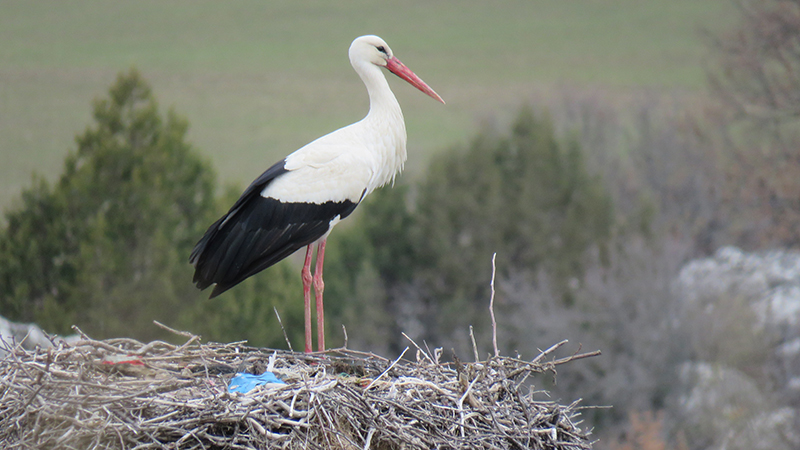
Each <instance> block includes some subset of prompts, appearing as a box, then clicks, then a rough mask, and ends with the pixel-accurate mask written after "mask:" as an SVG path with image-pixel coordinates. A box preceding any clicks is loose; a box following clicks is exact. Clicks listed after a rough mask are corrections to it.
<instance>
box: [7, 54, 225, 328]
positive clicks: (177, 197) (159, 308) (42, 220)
mask: <svg viewBox="0 0 800 450" xmlns="http://www.w3.org/2000/svg"><path fill="white" fill-rule="evenodd" d="M94 121H95V123H94V125H93V126H90V127H88V128H87V129H86V131H85V132H84V133H83V134H81V135H80V136H78V137H77V139H76V141H77V149H76V150H75V151H72V152H70V153H69V155H68V156H67V158H66V160H65V163H64V169H63V173H62V175H61V177H60V179H59V180H58V181H57V182H56V183H55V184H54V185H53V186H50V184H49V183H47V182H46V181H45V180H44V179H42V178H40V177H37V178H35V179H34V184H33V186H32V187H31V188H28V189H26V190H25V191H24V192H23V194H22V199H21V200H22V201H21V202H19V203H17V204H16V205H15V207H13V208H12V209H11V210H9V211H8V212H7V213H6V221H7V224H8V226H7V228H6V229H4V230H2V231H0V308H1V309H2V313H3V314H5V315H7V316H9V317H10V318H12V319H14V320H23V321H35V322H37V323H38V324H40V325H41V326H43V327H44V328H45V329H46V330H50V331H52V332H58V333H65V332H70V331H69V327H70V325H72V324H73V323H75V324H79V325H80V326H81V327H82V328H83V329H84V330H85V331H87V332H91V333H93V334H95V335H97V336H112V335H114V336H120V335H135V336H137V337H142V338H146V337H149V335H151V334H153V333H156V332H157V329H156V328H155V327H153V325H152V323H151V321H152V320H153V319H159V320H163V321H165V322H167V323H173V322H174V321H175V320H177V317H178V315H179V313H180V311H181V310H182V309H183V308H184V307H185V306H186V305H189V304H191V303H192V302H194V301H195V300H197V299H198V298H199V294H198V292H197V291H196V290H195V289H194V287H193V286H192V284H191V279H192V275H191V267H190V266H189V265H188V264H187V263H186V258H187V255H189V253H190V252H191V249H192V247H193V245H194V243H195V240H196V239H197V237H198V236H201V235H202V233H203V230H204V227H205V226H206V225H207V224H208V223H210V222H209V221H210V220H211V218H212V217H213V213H214V210H215V203H214V184H215V181H214V174H213V171H212V170H211V168H210V166H209V164H208V162H207V161H205V160H204V159H203V158H201V157H200V156H199V155H197V153H196V152H195V151H194V149H192V147H191V146H190V145H189V144H188V143H186V142H185V135H186V130H187V122H186V121H185V120H184V119H182V118H180V117H178V116H177V115H176V114H175V113H174V112H172V111H170V112H168V113H167V115H166V117H165V118H164V117H162V116H160V115H159V113H158V108H157V104H156V101H155V99H154V97H153V95H152V92H151V90H150V87H149V86H148V85H147V84H146V82H145V81H144V80H143V79H142V78H141V76H140V75H139V74H138V73H137V72H136V71H135V70H131V71H130V72H128V73H126V74H120V75H119V76H118V78H117V80H116V83H115V84H114V85H113V86H112V87H111V89H110V91H109V97H108V98H107V99H102V100H97V101H96V102H95V104H94Z"/></svg>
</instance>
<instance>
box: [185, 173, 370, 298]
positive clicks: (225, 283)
mask: <svg viewBox="0 0 800 450" xmlns="http://www.w3.org/2000/svg"><path fill="white" fill-rule="evenodd" d="M286 172H287V170H286V169H285V168H284V162H280V163H278V164H276V165H274V166H272V167H270V168H269V169H267V170H266V171H265V172H264V173H263V174H261V176H259V177H258V178H257V179H256V180H255V181H253V183H251V184H250V186H249V187H248V188H247V189H245V191H244V193H243V194H242V196H241V197H239V199H238V200H237V201H236V203H234V205H233V206H232V207H231V209H230V210H229V211H228V213H227V214H225V215H224V216H222V217H221V218H220V219H219V220H217V221H216V222H214V224H212V225H211V226H210V227H209V228H208V231H206V234H205V235H204V236H203V238H202V239H200V241H199V242H198V243H197V245H195V248H194V250H193V251H192V255H191V256H190V258H189V262H190V263H192V265H194V267H195V273H194V282H195V284H196V285H197V287H198V288H200V289H205V288H207V287H208V286H210V285H212V284H214V283H216V286H215V287H214V290H213V291H212V292H211V297H212V298H213V297H216V296H217V295H219V294H221V293H223V292H225V291H226V290H228V289H230V288H232V287H234V286H236V285H237V284H239V283H240V282H242V281H243V280H245V279H246V278H248V277H250V276H251V275H254V274H256V273H258V272H260V271H262V270H264V269H266V268H267V267H269V266H271V265H273V264H275V263H277V262H278V261H280V260H282V259H284V258H286V257H287V256H289V255H291V254H292V253H294V252H295V251H297V250H298V249H300V248H303V247H305V246H306V245H308V244H311V243H312V242H314V241H316V240H317V239H319V238H321V237H322V236H323V235H325V233H327V232H328V229H329V228H330V222H331V220H333V218H335V217H336V216H339V217H340V218H342V219H344V218H345V217H347V216H348V215H350V213H352V212H353V210H354V209H355V208H356V206H357V205H358V203H357V202H351V201H349V200H345V201H342V202H332V201H330V202H325V203H322V204H315V203H288V202H281V201H280V200H276V199H273V198H264V197H262V196H261V191H263V190H264V187H266V186H267V185H268V184H269V183H270V182H271V181H272V180H274V179H275V178H276V177H278V176H280V175H282V174H284V173H286Z"/></svg>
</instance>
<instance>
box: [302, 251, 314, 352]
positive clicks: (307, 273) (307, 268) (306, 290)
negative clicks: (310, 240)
mask: <svg viewBox="0 0 800 450" xmlns="http://www.w3.org/2000/svg"><path fill="white" fill-rule="evenodd" d="M312 251H313V244H310V245H309V246H308V248H306V261H305V263H304V264H303V271H302V272H301V275H302V277H303V306H305V321H306V353H311V346H312V342H311V252H312Z"/></svg>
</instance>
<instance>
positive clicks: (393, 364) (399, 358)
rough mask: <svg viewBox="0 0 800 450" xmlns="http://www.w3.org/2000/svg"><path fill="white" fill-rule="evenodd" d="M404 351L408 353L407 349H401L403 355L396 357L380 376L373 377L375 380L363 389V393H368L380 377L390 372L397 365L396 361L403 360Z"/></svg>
mask: <svg viewBox="0 0 800 450" xmlns="http://www.w3.org/2000/svg"><path fill="white" fill-rule="evenodd" d="M406 351H408V347H406V348H404V349H403V353H400V356H398V357H397V359H395V360H394V362H392V363H391V364H389V367H387V368H386V370H384V371H383V372H381V374H380V375H378V376H377V377H375V379H374V380H372V382H371V383H370V384H369V385H368V386H367V387H365V388H364V390H365V391H368V390H369V388H371V387H372V385H374V384H375V383H376V382H377V381H378V380H380V379H381V377H382V376H384V375H386V374H387V373H388V372H389V371H390V370H392V367H394V366H395V364H397V362H398V361H400V360H401V359H402V358H403V355H405V354H406Z"/></svg>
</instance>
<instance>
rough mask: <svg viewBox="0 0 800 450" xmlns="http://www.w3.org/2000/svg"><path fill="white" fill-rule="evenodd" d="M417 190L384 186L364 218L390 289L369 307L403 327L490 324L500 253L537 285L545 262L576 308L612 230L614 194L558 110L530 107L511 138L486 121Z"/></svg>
mask: <svg viewBox="0 0 800 450" xmlns="http://www.w3.org/2000/svg"><path fill="white" fill-rule="evenodd" d="M410 192H411V193H413V194H414V195H413V197H412V198H409V197H408V196H406V195H405V191H404V190H402V189H392V190H387V189H384V190H381V191H379V192H376V193H375V194H374V195H373V198H371V199H370V201H369V202H368V203H367V204H365V205H364V211H362V213H363V214H362V215H361V221H360V228H359V232H360V233H363V235H364V236H365V237H366V239H367V240H368V241H369V246H370V247H371V250H370V253H369V265H370V268H371V269H372V270H375V271H377V273H378V274H379V275H380V279H381V281H382V283H383V289H384V292H385V294H384V295H383V296H382V297H378V298H376V301H378V302H385V303H384V305H383V307H382V308H377V309H376V308H375V307H373V308H372V310H373V311H374V310H378V311H384V312H385V313H388V314H390V315H393V316H395V317H396V323H395V325H396V327H395V329H394V330H392V333H394V334H395V335H396V336H399V334H400V333H399V332H400V331H409V330H408V329H409V328H413V327H415V326H419V327H421V329H423V330H425V331H424V332H423V334H424V335H425V336H426V337H428V338H430V339H433V341H434V342H439V343H444V342H446V340H448V339H450V337H451V334H452V333H453V332H454V331H455V330H460V331H464V332H466V330H468V326H469V325H470V324H474V325H476V327H479V328H480V329H484V330H488V329H489V327H486V326H483V325H485V320H486V319H487V316H488V315H487V314H486V307H487V304H488V303H487V302H488V298H489V281H490V278H491V258H492V254H493V253H494V252H497V254H498V258H497V261H498V264H497V265H498V277H507V276H508V275H509V274H510V273H514V274H520V273H524V274H528V278H529V279H530V280H531V282H532V283H533V282H535V280H536V275H537V273H539V272H540V271H543V272H546V273H547V274H548V279H550V280H551V283H552V286H551V288H552V289H554V290H556V291H557V292H559V293H560V294H559V295H560V296H561V298H562V302H563V303H564V306H566V307H569V306H571V305H572V304H573V303H574V302H575V298H574V296H573V295H572V292H573V290H574V289H573V288H571V287H570V285H573V286H574V282H575V280H580V279H581V277H582V274H583V269H584V261H585V257H586V252H587V251H588V250H590V249H592V248H598V249H601V250H602V249H603V248H604V245H605V243H606V242H607V241H608V239H609V238H610V235H611V228H612V224H613V217H614V215H613V208H612V202H611V198H610V196H609V194H608V193H607V192H606V191H605V189H604V187H603V185H602V183H601V181H600V179H599V178H598V177H596V176H593V175H591V174H590V173H589V172H588V171H587V168H586V167H585V165H584V160H583V154H582V151H581V148H580V147H579V145H578V144H577V143H576V142H575V141H574V140H568V141H565V142H561V141H559V140H558V139H557V138H556V136H555V131H554V129H553V125H552V123H551V122H550V120H549V119H548V118H547V117H537V116H536V115H535V114H534V113H533V112H532V110H531V109H529V108H523V109H522V110H521V111H520V113H519V115H518V117H517V119H516V121H515V123H514V124H513V126H512V128H511V130H510V133H509V135H508V136H502V135H500V134H499V133H497V132H492V131H485V132H483V133H481V134H479V135H478V136H477V137H476V138H475V139H474V140H473V141H472V143H471V144H470V145H469V146H468V147H467V148H453V149H451V150H450V151H447V152H444V153H442V154H440V155H438V156H437V157H436V158H434V159H433V161H432V163H431V165H430V167H429V170H428V172H427V174H426V176H425V178H424V179H423V181H422V182H421V183H420V184H419V186H417V187H416V188H415V189H412V190H411V191H410ZM353 292H354V293H353V294H352V295H353V296H355V292H356V291H355V290H354V291H353ZM409 315H410V316H414V317H409ZM367 320H372V319H367ZM364 321H365V320H363V319H362V320H361V321H358V320H354V321H353V322H355V323H359V322H360V323H363V322H364ZM397 321H402V322H403V323H397ZM412 334H413V333H412ZM389 339H394V338H393V337H391V336H390V337H389ZM464 342H467V341H464ZM395 350H397V348H395Z"/></svg>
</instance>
